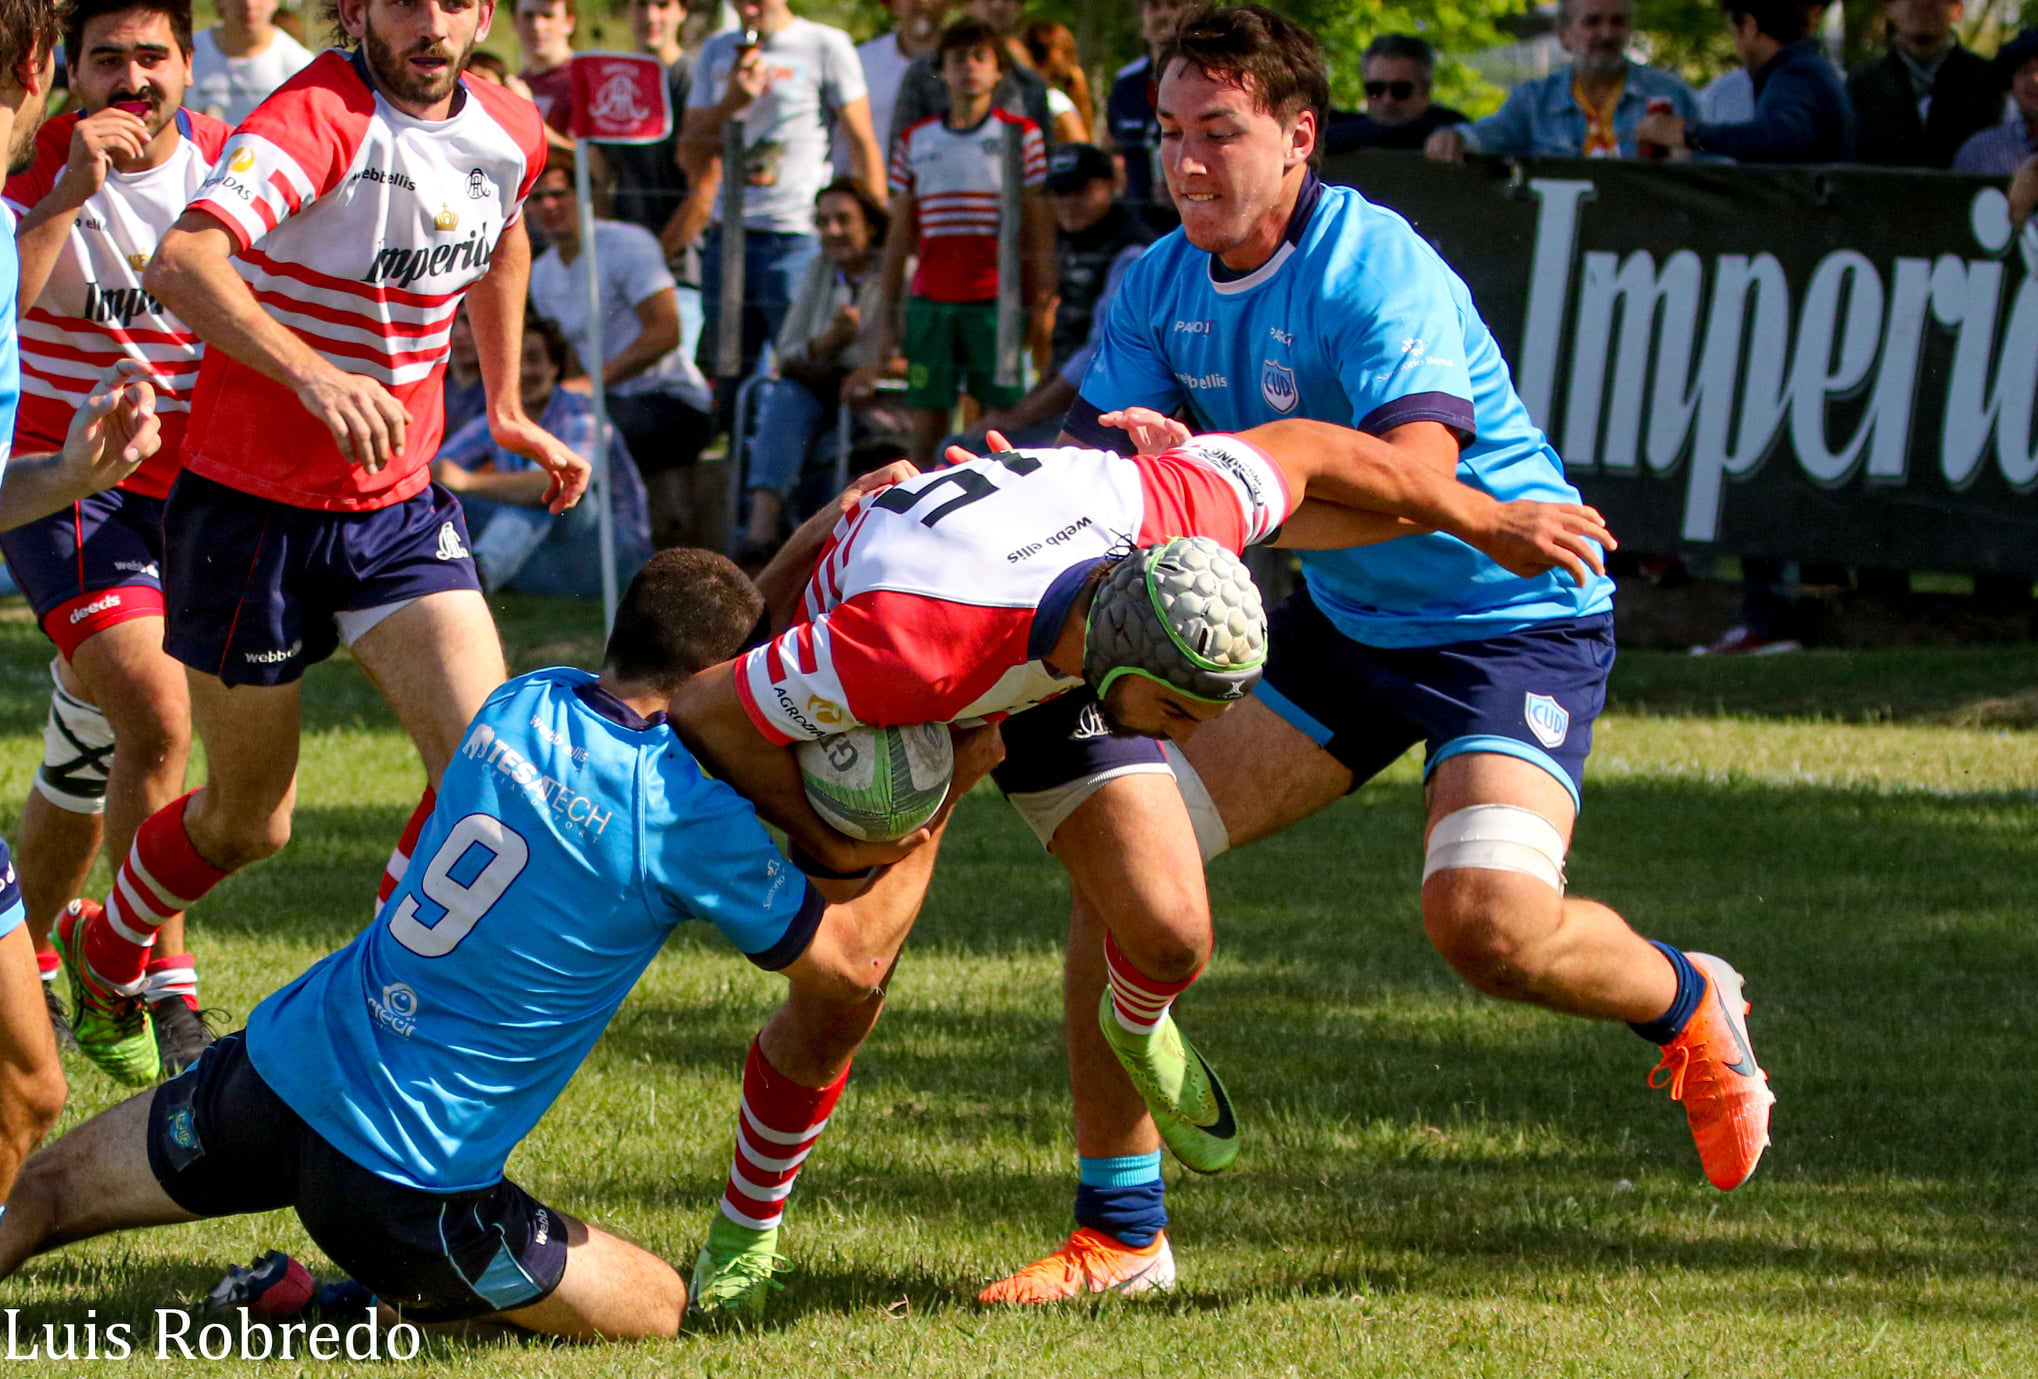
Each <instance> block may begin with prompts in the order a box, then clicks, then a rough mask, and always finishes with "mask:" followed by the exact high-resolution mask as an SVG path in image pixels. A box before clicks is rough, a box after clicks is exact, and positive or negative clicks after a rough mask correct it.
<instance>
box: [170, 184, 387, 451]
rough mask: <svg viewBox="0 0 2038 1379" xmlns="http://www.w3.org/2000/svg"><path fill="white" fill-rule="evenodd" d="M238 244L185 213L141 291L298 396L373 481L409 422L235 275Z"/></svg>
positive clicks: (382, 392) (208, 221) (203, 216)
mask: <svg viewBox="0 0 2038 1379" xmlns="http://www.w3.org/2000/svg"><path fill="white" fill-rule="evenodd" d="M238 247H239V245H238V242H237V241H236V240H235V239H234V237H233V236H232V235H231V234H229V233H228V232H227V229H226V227H225V226H224V225H222V224H221V223H220V222H219V221H218V220H217V219H215V218H214V217H213V216H211V215H210V214H208V213H207V212H205V211H195V210H194V211H186V212H184V214H183V215H182V216H181V217H180V218H179V219H178V221H177V223H176V224H175V225H172V226H171V227H170V230H169V232H168V233H167V234H165V235H164V236H163V239H162V243H160V244H158V245H157V246H156V253H155V257H154V258H152V259H150V260H149V266H148V269H147V271H146V272H144V273H143V274H142V286H143V287H144V288H145V289H147V291H148V292H149V293H150V295H152V296H153V297H155V299H156V300H157V301H159V302H161V303H162V304H163V305H164V306H166V307H168V308H169V309H170V310H171V311H172V312H174V313H176V315H178V316H179V317H181V318H182V319H183V321H184V323H185V324H186V325H188V326H190V327H191V329H192V330H193V331H194V332H195V333H196V334H197V336H198V338H199V339H201V340H203V341H204V342H205V347H206V348H207V349H215V350H224V351H225V352H226V353H228V354H230V355H232V356H233V357H234V358H235V359H238V360H239V361H240V362H241V363H243V364H246V365H247V366H248V367H249V368H251V369H253V370H255V372H257V373H259V374H261V375H262V376H263V377H264V378H268V379H271V380H273V381H274V382H277V383H280V384H282V385H283V386H284V387H286V388H288V389H290V390H291V392H293V393H295V394H296V395H297V400H298V401H299V402H300V403H302V404H304V410H305V411H307V412H310V413H311V414H312V415H313V416H315V417H317V418H318V419H319V420H320V421H322V422H324V423H325V424H326V426H327V427H328V428H329V429H330V430H331V431H332V433H333V439H334V441H336V442H337V443H338V445H339V447H340V453H341V454H342V455H344V456H345V457H346V458H347V459H348V460H349V461H350V462H351V463H354V464H358V465H360V466H361V467H362V468H363V469H365V470H367V471H368V472H369V473H371V474H373V473H374V472H375V471H377V470H379V469H381V468H382V467H383V466H384V465H386V464H388V463H389V462H390V461H391V460H394V459H395V458H396V457H397V456H399V455H401V454H402V453H403V438H404V432H405V430H406V428H407V427H408V426H409V425H410V418H409V416H407V415H406V414H405V412H404V410H403V404H401V403H399V402H398V401H397V400H396V399H395V398H394V397H393V396H391V395H390V392H389V390H388V389H387V388H385V387H383V386H382V385H381V384H380V383H378V382H376V381H375V380H374V379H372V378H368V377H365V376H363V375H361V374H351V373H346V372H344V371H343V370H341V369H337V368H335V367H334V366H333V365H331V364H328V363H327V362H326V361H325V360H324V359H322V358H320V357H319V356H318V354H317V353H316V352H315V351H314V350H313V349H312V348H311V346H309V345H307V344H305V343H304V341H302V340H300V339H299V338H298V337H297V336H296V335H295V334H294V333H293V332H292V331H291V330H290V328H289V327H287V326H285V325H284V324H283V323H282V322H281V321H278V320H277V319H276V318H275V317H273V316H271V315H270V314H269V313H268V312H266V311H264V310H263V309H262V307H261V304H260V303H258V302H257V301H256V300H255V294H254V293H253V292H252V291H251V290H250V289H249V287H248V285H247V283H245V282H243V281H242V280H241V275H240V274H239V273H236V272H235V271H234V266H233V256H234V253H235V251H236V250H237V249H238Z"/></svg>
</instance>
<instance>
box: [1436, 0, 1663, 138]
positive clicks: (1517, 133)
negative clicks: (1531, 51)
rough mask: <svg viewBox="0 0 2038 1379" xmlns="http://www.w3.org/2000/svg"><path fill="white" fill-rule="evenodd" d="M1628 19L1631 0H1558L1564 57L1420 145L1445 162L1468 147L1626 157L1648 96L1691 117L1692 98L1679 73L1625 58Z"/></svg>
mask: <svg viewBox="0 0 2038 1379" xmlns="http://www.w3.org/2000/svg"><path fill="white" fill-rule="evenodd" d="M1633 19H1634V5H1633V3H1632V0H1561V3H1560V4H1559V6H1558V17H1557V39H1558V41H1559V42H1560V43H1562V44H1563V45H1564V51H1565V52H1567V53H1569V54H1570V55H1571V64H1570V65H1569V66H1568V67H1561V68H1559V69H1558V70H1556V71H1554V72H1552V73H1550V75H1548V76H1547V77H1538V78H1537V79H1536V80H1534V81H1527V82H1523V83H1522V84H1521V85H1520V86H1517V87H1515V88H1514V91H1513V92H1512V94H1510V95H1509V96H1508V98H1507V104H1505V105H1503V106H1501V107H1500V109H1499V110H1498V111H1497V112H1495V113H1494V114H1491V115H1488V116H1487V117H1486V118H1485V119H1483V120H1474V121H1473V122H1472V123H1470V124H1465V125H1452V126H1450V127H1448V128H1445V129H1439V130H1437V131H1436V132H1435V133H1433V134H1431V135H1430V136H1429V142H1428V143H1426V144H1424V145H1423V152H1425V153H1427V154H1428V155H1429V156H1430V157H1431V158H1434V159H1436V160H1437V161H1438V162H1444V163H1455V162H1458V161H1460V160H1462V159H1463V158H1464V156H1465V154H1466V153H1468V152H1470V153H1501V154H1512V155H1515V156H1517V157H1526V156H1531V155H1533V156H1537V157H1543V158H1581V157H1582V158H1632V157H1634V156H1635V126H1637V125H1638V124H1640V123H1641V121H1642V117H1643V115H1644V114H1645V113H1646V112H1647V110H1648V108H1649V102H1651V101H1657V100H1664V101H1668V102H1670V108H1671V110H1672V111H1673V112H1674V113H1675V114H1676V115H1677V116H1678V117H1679V118H1681V119H1685V120H1693V119H1696V118H1698V98H1697V97H1696V96H1694V95H1693V94H1692V91H1691V88H1690V87H1689V86H1687V85H1685V83H1684V79H1683V78H1682V77H1678V76H1675V75H1673V74H1671V73H1669V72H1665V71H1663V70H1661V69H1660V68H1656V67H1645V66H1643V65H1642V64H1641V63H1639V62H1632V61H1630V60H1629V58H1628V54H1627V49H1628V35H1629V31H1630V26H1631V24H1632V22H1633Z"/></svg>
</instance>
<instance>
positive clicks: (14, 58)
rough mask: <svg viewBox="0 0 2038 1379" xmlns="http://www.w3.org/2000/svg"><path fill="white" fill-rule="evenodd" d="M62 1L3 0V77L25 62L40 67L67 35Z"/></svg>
mask: <svg viewBox="0 0 2038 1379" xmlns="http://www.w3.org/2000/svg"><path fill="white" fill-rule="evenodd" d="M63 21H64V5H63V0H0V80H5V81H7V82H10V83H12V82H14V80H15V76H14V73H15V69H16V68H18V67H20V66H21V65H22V64H23V63H24V62H25V63H28V64H29V65H30V66H40V65H41V63H42V60H43V59H44V58H46V57H48V56H49V55H50V53H51V52H52V51H54V50H55V48H56V46H57V40H58V39H60V38H62V37H63V36H64V22H63Z"/></svg>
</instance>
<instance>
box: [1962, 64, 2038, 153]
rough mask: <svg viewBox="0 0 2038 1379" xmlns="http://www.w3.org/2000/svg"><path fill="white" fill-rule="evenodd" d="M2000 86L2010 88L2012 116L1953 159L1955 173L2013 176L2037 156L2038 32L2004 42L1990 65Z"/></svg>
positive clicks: (1973, 140)
mask: <svg viewBox="0 0 2038 1379" xmlns="http://www.w3.org/2000/svg"><path fill="white" fill-rule="evenodd" d="M1991 75H1992V76H1993V77H1994V78H1995V84H1996V86H1997V87H2001V86H2008V87H2009V90H2010V104H2011V105H2012V106H2014V107H2015V109H2014V111H2013V113H2012V114H2011V115H2010V117H2009V118H2008V119H2006V120H2004V121H2003V122H2002V123H2001V124H1997V125H1992V126H1991V127H1989V128H1987V129H1984V130H1982V131H1981V132H1980V133H1978V134H1975V135H1973V136H1972V137H1970V138H1969V139H1968V141H1967V142H1966V143H1964V144H1962V145H1961V146H1960V152H1959V153H1958V154H1956V155H1955V156H1954V159H1953V170H1954V171H1955V172H1983V173H1987V174H1989V175H1990V176H1992V177H2011V176H2014V175H2015V174H2016V172H2017V170H2018V169H2019V168H2022V167H2023V166H2024V165H2025V164H2027V163H2029V162H2030V161H2031V159H2032V158H2033V157H2034V156H2038V29H2026V30H2024V31H2023V32H2022V33H2020V34H2018V35H2017V36H2016V37H2015V38H2013V39H2011V40H2010V41H2009V42H2008V43H2005V44H2004V45H2003V46H2002V47H2001V49H1999V50H1998V51H1997V53H1996V57H1995V62H1994V63H1992V64H1991Z"/></svg>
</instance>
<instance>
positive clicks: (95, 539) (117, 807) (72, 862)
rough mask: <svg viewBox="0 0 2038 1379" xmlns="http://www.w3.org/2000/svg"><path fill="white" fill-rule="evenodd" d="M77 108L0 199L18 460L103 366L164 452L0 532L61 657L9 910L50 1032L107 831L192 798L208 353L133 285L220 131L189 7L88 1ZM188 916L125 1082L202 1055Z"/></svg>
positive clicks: (52, 432) (53, 428)
mask: <svg viewBox="0 0 2038 1379" xmlns="http://www.w3.org/2000/svg"><path fill="white" fill-rule="evenodd" d="M64 44H65V51H66V52H67V53H69V54H70V55H71V96H72V99H73V100H74V101H75V102H76V105H77V109H76V110H75V111H73V112H72V113H70V114H66V115H64V116H61V117H59V118H57V119H54V120H51V121H50V122H49V123H48V124H46V125H44V126H43V128H42V131H41V133H40V134H39V135H38V136H37V139H36V157H35V161H34V162H33V163H32V164H30V166H29V167H28V168H27V170H25V171H23V172H21V173H19V174H17V175H16V176H14V177H12V178H10V179H9V180H8V182H7V189H6V198H7V204H8V207H9V209H11V210H13V211H14V212H15V214H16V215H18V216H20V217H21V224H20V228H19V229H18V230H17V231H16V233H15V243H16V247H17V249H18V250H19V252H20V255H21V300H22V301H23V302H24V303H29V304H32V305H30V306H29V309H28V310H27V311H26V312H25V313H24V317H25V319H24V322H23V328H22V341H21V355H22V374H23V379H22V402H21V412H20V415H19V416H18V417H17V418H16V420H15V433H14V444H15V448H16V449H18V450H37V449H41V450H47V449H53V448H55V447H56V446H58V445H60V444H62V441H63V437H64V433H65V430H66V429H67V428H68V427H69V425H70V419H71V416H72V414H73V413H74V412H75V411H76V410H77V408H78V406H79V405H80V404H81V403H82V402H83V401H84V399H85V396H86V394H87V393H88V392H89V391H90V390H91V388H92V387H93V384H94V380H95V377H96V375H97V374H98V372H99V370H100V369H101V368H102V367H104V366H105V365H107V364H109V363H112V362H114V361H117V360H121V359H132V360H135V361H137V362H139V363H140V364H142V365H143V366H145V367H146V368H147V369H148V371H149V376H150V378H151V380H152V382H153V383H154V385H155V389H156V411H157V414H158V416H159V417H160V418H161V420H162V436H163V446H162V449H161V450H159V451H158V452H157V453H156V455H155V456H154V457H153V458H152V459H151V460H150V461H149V462H148V463H147V464H145V465H143V466H142V468H141V469H140V470H138V471H136V473H135V474H134V475H133V476H132V477H130V478H129V479H128V480H127V482H125V483H123V484H122V485H121V486H120V487H119V488H116V489H112V490H109V491H108V492H105V493H100V494H95V495H93V496H92V497H90V498H87V499H84V500H82V501H80V502H77V503H74V504H72V505H71V506H70V507H69V508H68V509H66V510H64V511H61V512H56V513H52V514H51V515H50V516H48V517H46V518H43V519H42V520H41V521H38V522H32V523H30V524H28V525H27V526H24V527H20V528H17V529H16V530H14V531H11V532H9V533H7V534H6V536H4V537H0V549H4V550H5V551H6V554H7V568H8V569H9V570H11V571H12V572H13V573H14V577H15V579H16V580H17V581H18V582H19V583H20V584H21V586H22V589H23V591H24V592H25V593H26V594H27V596H28V601H29V604H30V606H31V607H33V608H34V609H35V610H36V614H37V616H38V618H39V619H40V620H41V622H42V627H43V631H44V632H45V633H46V634H47V635H48V637H49V639H50V640H51V641H52V642H54V643H55V644H56V648H57V656H56V659H55V660H53V661H52V662H51V663H50V672H51V676H52V678H53V679H54V680H55V681H56V685H55V687H54V689H53V690H52V692H51V695H50V710H49V721H48V724H47V725H46V726H45V727H44V729H43V749H44V755H43V762H42V766H41V767H40V768H39V769H38V770H37V771H36V775H35V781H34V784H33V785H32V786H31V787H30V790H29V796H28V802H27V804H26V805H24V806H23V808H22V827H21V862H20V874H21V894H22V901H23V903H24V904H25V905H26V906H27V907H28V915H29V920H28V923H29V929H30V932H31V933H32V934H33V935H34V938H35V942H36V959H37V962H38V963H39V964H40V966H41V968H42V977H43V983H44V994H45V996H46V998H47V999H48V1000H49V1001H50V1002H51V1003H52V1016H53V1018H55V1019H57V1020H58V1021H59V1022H60V1028H62V1027H63V1026H62V1025H61V1020H62V1014H61V1012H62V1006H61V1003H60V1002H58V1001H57V998H56V993H55V991H54V989H53V986H52V983H53V982H54V979H55V978H56V976H57V972H58V966H59V964H58V961H57V954H56V949H55V948H54V947H53V946H51V944H50V941H49V933H50V929H51V927H52V926H53V925H54V924H55V923H56V920H57V912H58V911H59V910H60V909H62V908H63V906H64V905H65V904H66V903H67V902H69V901H70V900H71V898H72V897H73V896H75V895H77V894H78V893H79V891H80V890H82V889H83V887H84V884H85V877H86V874H87V873H88V872H89V871H90V870H91V866H92V859H93V857H94V855H95V854H96V853H97V852H98V850H99V846H100V841H101V835H102V828H101V819H102V816H103V818H104V829H103V833H104V838H105V843H106V847H107V851H108V852H109V853H110V854H111V855H112V856H114V857H125V856H126V855H127V850H128V848H129V846H130V845H132V843H133V842H134V831H135V828H136V826H137V825H138V824H140V823H141V821H142V820H143V819H145V818H147V817H148V816H149V815H150V814H152V813H154V812H155V811H156V810H158V809H161V808H162V807H163V806H164V805H166V804H168V803H170V802H171V801H172V800H174V799H176V798H177V796H178V795H179V794H180V793H181V792H182V790H183V788H184V763H185V755H186V751H187V749H188V747H189V742H190V734H191V711H190V705H189V700H188V698H187V696H186V694H185V690H184V668H183V667H182V666H180V665H178V664H177V662H176V661H174V660H172V659H171V658H170V657H169V656H167V655H165V654H164V652H163V584H162V576H161V570H162V563H163V499H164V497H165V496H166V495H167V494H168V493H169V491H170V484H171V481H172V480H174V479H175V478H176V477H177V469H178V458H177V457H178V447H179V445H180V444H181V442H182V440H183V435H184V422H185V419H186V417H187V416H188V414H189V412H190V396H191V385H192V383H193V382H194V381H195V380H196V378H197V376H198V358H199V354H200V352H201V346H200V345H199V343H198V337H197V336H195V335H193V334H192V333H191V332H190V331H189V330H188V329H186V328H185V326H184V323H183V322H182V321H180V320H178V319H177V318H176V317H175V316H173V315H171V314H170V313H169V312H168V311H166V310H164V309H163V307H162V305H161V304H160V303H159V302H157V301H156V300H155V299H154V298H153V297H151V296H150V295H149V294H148V293H147V292H146V291H144V290H143V288H142V281H141V280H142V269H143V268H144V267H146V266H147V264H148V261H149V256H150V255H151V254H152V253H154V252H155V248H156V244H157V243H158V242H159V241H160V240H161V239H162V237H163V234H164V233H165V232H166V231H167V230H168V229H169V228H170V226H171V225H173V224H174V223H175V222H176V220H177V218H178V217H179V216H180V215H182V214H183V213H184V207H185V205H186V203H188V202H189V201H190V200H191V197H192V195H193V194H194V193H195V192H196V191H197V190H198V186H199V184H200V183H201V182H203V181H204V180H205V177H206V174H207V173H208V172H209V171H210V170H211V168H212V163H213V160H214V159H215V158H217V157H218V156H219V151H220V148H221V146H222V145H224V144H225V143H226V139H227V135H228V134H229V133H230V132H231V131H230V130H229V129H228V128H227V126H226V125H225V124H223V123H221V122H220V121H218V120H216V119H213V118H212V117H211V116H209V115H205V114H200V113H197V112H193V111H187V110H185V109H183V99H184V92H185V90H186V88H187V87H188V86H189V85H190V83H191V6H190V3H189V0H139V3H137V0H79V3H77V4H74V5H73V6H72V7H71V9H70V11H69V14H68V15H67V17H66V19H65V37H64ZM183 927H184V926H183V920H182V918H181V917H179V918H174V919H172V920H171V921H170V923H169V924H167V925H166V926H164V931H163V933H162V935H161V937H160V939H159V940H158V943H157V951H156V953H155V955H154V956H153V957H152V958H151V959H150V961H149V963H148V967H147V987H146V989H145V991H144V993H143V996H144V1000H145V1001H146V1002H147V1005H148V1009H149V1013H150V1021H149V1023H150V1025H151V1026H152V1027H153V1028H154V1031H155V1046H154V1048H150V1047H148V1045H147V1043H146V1041H130V1042H128V1043H127V1044H124V1045H122V1046H120V1048H119V1052H120V1053H121V1054H122V1055H123V1056H124V1058H125V1060H126V1061H122V1062H120V1063H119V1064H117V1065H116V1066H115V1067H113V1068H110V1069H109V1071H111V1072H112V1073H113V1074H114V1075H115V1076H116V1077H118V1078H120V1080H122V1081H123V1082H128V1083H131V1084H132V1083H141V1082H147V1081H149V1080H150V1079H151V1078H153V1077H154V1076H155V1075H156V1073H157V1070H158V1066H159V1065H160V1068H161V1070H162V1071H163V1072H164V1073H166V1074H170V1073H175V1072H177V1071H179V1070H181V1069H182V1068H183V1067H184V1066H185V1065H186V1064H188V1063H189V1062H190V1061H191V1060H192V1059H194V1058H196V1057H197V1056H198V1053H199V1051H200V1050H201V1049H202V1048H203V1047H204V1046H205V1042H206V1039H207V1036H206V1032H205V1026H204V1025H203V1023H201V1021H200V1020H199V1017H198V973H197V967H196V964H195V962H194V960H193V959H192V958H191V956H190V955H189V954H188V953H187V952H186V951H185V943H184V934H183Z"/></svg>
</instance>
